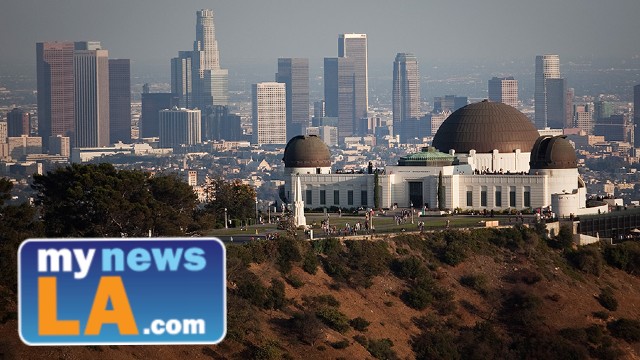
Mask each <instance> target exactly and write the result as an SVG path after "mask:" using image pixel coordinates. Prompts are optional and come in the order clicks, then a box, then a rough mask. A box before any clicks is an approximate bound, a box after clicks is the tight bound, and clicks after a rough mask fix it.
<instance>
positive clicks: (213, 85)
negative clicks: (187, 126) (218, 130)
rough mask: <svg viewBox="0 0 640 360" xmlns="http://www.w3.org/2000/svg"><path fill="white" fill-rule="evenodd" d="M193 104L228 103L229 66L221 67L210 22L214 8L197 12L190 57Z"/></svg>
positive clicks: (211, 21)
mask: <svg viewBox="0 0 640 360" xmlns="http://www.w3.org/2000/svg"><path fill="white" fill-rule="evenodd" d="M191 66H192V67H191V70H192V82H193V105H192V106H194V107H197V108H199V109H204V108H205V107H207V106H210V105H223V106H224V105H227V104H228V102H229V95H228V87H229V86H228V76H229V73H228V70H226V69H221V68H220V57H219V53H218V41H217V40H216V33H215V27H214V24H213V10H210V9H202V10H199V11H197V12H196V40H195V41H194V42H193V52H192V57H191Z"/></svg>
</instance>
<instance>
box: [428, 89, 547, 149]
mask: <svg viewBox="0 0 640 360" xmlns="http://www.w3.org/2000/svg"><path fill="white" fill-rule="evenodd" d="M538 136H540V135H539V134H538V131H537V130H536V128H535V126H533V123H531V120H529V118H528V117H526V116H525V115H524V114H523V113H521V112H520V111H518V110H517V109H516V108H514V107H511V106H509V105H506V104H503V103H499V102H489V101H487V100H484V101H481V102H478V103H474V104H469V105H467V106H464V107H462V108H460V109H458V110H456V111H455V112H453V114H451V115H449V117H448V118H447V119H446V120H445V121H444V122H443V123H442V125H441V126H440V128H439V129H438V132H437V133H436V135H435V136H434V138H433V147H435V148H436V149H438V150H439V151H442V152H449V150H451V149H453V150H455V151H456V152H459V153H468V152H469V151H470V150H475V151H476V152H478V153H490V152H492V151H493V150H494V149H497V150H498V151H500V152H501V153H510V152H513V151H515V150H516V149H520V150H521V151H522V152H529V151H531V148H532V147H533V144H534V143H535V142H536V139H537V138H538Z"/></svg>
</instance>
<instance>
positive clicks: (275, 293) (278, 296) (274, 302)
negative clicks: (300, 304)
mask: <svg viewBox="0 0 640 360" xmlns="http://www.w3.org/2000/svg"><path fill="white" fill-rule="evenodd" d="M286 302H287V299H286V298H285V294H284V283H283V282H282V281H280V280H278V279H271V287H269V289H268V290H267V292H266V296H265V301H264V308H265V309H276V310H277V309H282V308H283V307H284V305H285V304H286Z"/></svg>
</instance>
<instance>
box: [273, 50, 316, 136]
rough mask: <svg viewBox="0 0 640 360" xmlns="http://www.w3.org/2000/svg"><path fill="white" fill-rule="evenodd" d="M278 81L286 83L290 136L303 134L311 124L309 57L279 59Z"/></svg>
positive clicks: (288, 131)
mask: <svg viewBox="0 0 640 360" xmlns="http://www.w3.org/2000/svg"><path fill="white" fill-rule="evenodd" d="M276 82H279V83H283V84H285V85H286V91H287V134H288V136H289V137H294V136H296V135H303V134H304V129H305V128H306V127H307V126H309V59H301V58H280V59H278V72H277V73H276Z"/></svg>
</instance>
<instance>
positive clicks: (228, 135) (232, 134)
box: [220, 114, 246, 141]
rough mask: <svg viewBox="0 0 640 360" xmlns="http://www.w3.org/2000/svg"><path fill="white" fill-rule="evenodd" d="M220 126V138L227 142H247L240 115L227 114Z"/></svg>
mask: <svg viewBox="0 0 640 360" xmlns="http://www.w3.org/2000/svg"><path fill="white" fill-rule="evenodd" d="M222 122H223V123H224V125H222V124H221V126H220V138H221V139H223V140H227V141H240V140H246V136H245V135H244V134H243V133H242V118H241V117H240V115H236V114H227V115H226V116H225V117H224V118H223V119H222Z"/></svg>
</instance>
